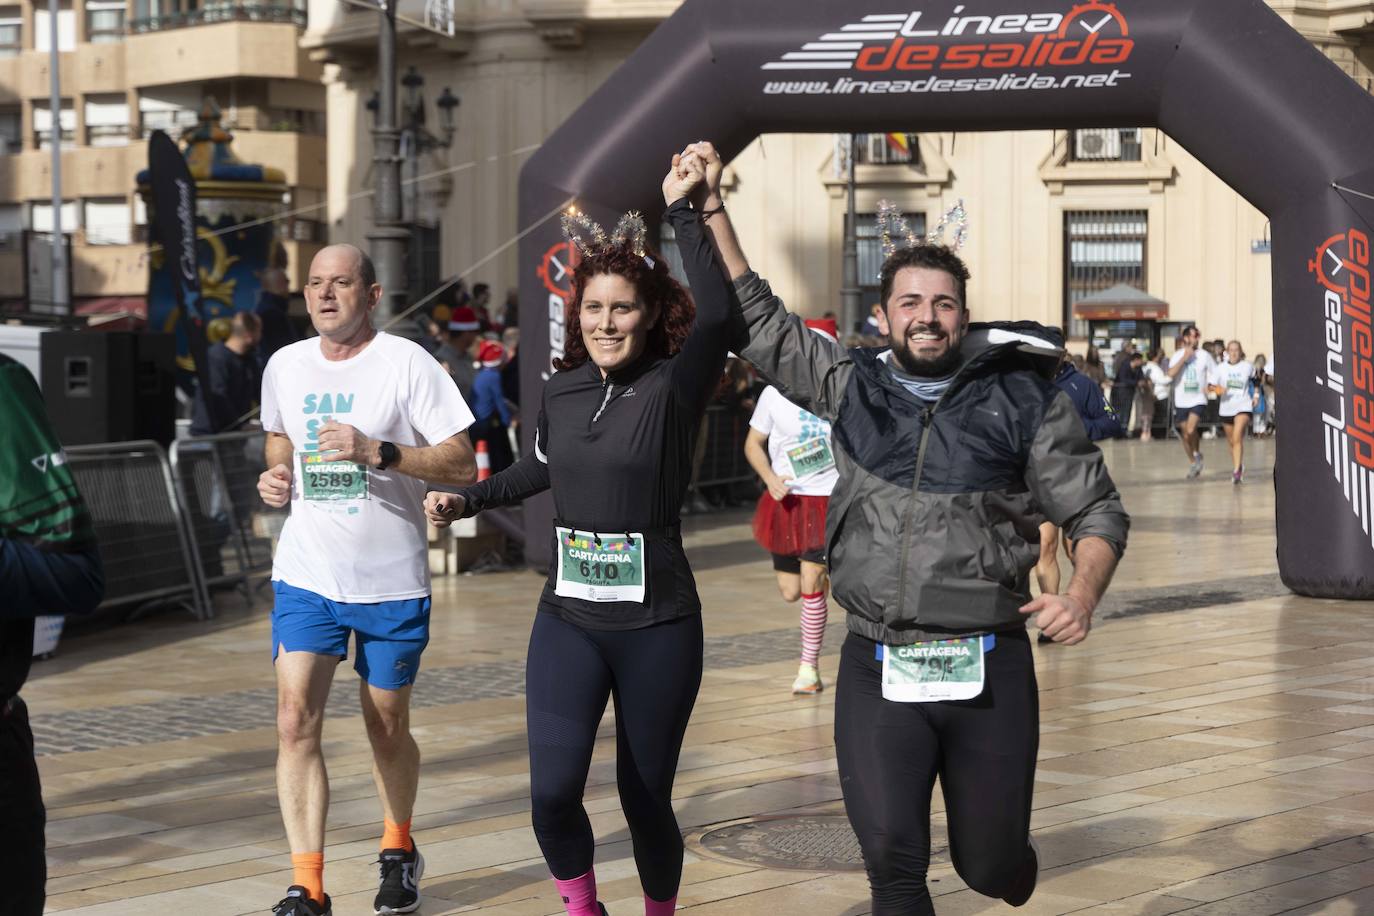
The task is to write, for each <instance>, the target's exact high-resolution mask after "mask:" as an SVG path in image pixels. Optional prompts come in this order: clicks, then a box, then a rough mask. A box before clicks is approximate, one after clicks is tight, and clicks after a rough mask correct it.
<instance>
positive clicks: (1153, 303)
mask: <svg viewBox="0 0 1374 916" xmlns="http://www.w3.org/2000/svg"><path fill="white" fill-rule="evenodd" d="M1073 315H1074V317H1075V318H1080V319H1082V320H1084V321H1123V320H1132V319H1134V320H1137V321H1140V320H1147V321H1165V320H1167V319H1168V317H1169V303H1167V302H1165V301H1164V300H1163V299H1156V298H1155V297H1154V296H1151V295H1150V294H1149V293H1147V292H1145V291H1144V290H1143V289H1136V288H1135V287H1134V286H1130V285H1128V284H1125V283H1119V284H1117V285H1116V286H1113V287H1111V288H1110V289H1104V290H1103V291H1102V292H1100V293H1093V294H1092V295H1091V296H1088V297H1086V298H1083V299H1080V300H1078V301H1077V302H1075V303H1074V304H1073Z"/></svg>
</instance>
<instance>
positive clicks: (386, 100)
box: [367, 3, 459, 336]
mask: <svg viewBox="0 0 1374 916" xmlns="http://www.w3.org/2000/svg"><path fill="white" fill-rule="evenodd" d="M377 76H378V88H377V91H376V92H375V93H374V94H373V96H372V99H371V101H369V102H368V103H367V108H368V110H369V111H371V112H372V115H373V124H372V135H373V157H372V162H373V168H374V174H375V176H376V194H375V195H374V197H373V211H372V212H373V220H372V223H373V227H374V228H373V231H372V232H371V233H370V234H369V235H368V240H369V242H370V247H371V249H372V260H373V263H374V264H375V265H376V267H377V282H378V283H380V284H381V285H382V290H383V298H382V302H381V303H379V304H378V306H377V323H378V324H379V325H381V326H383V327H384V326H386V325H387V323H388V322H390V321H391V320H392V319H394V318H395V317H396V316H397V315H399V314H401V313H402V312H404V311H405V300H406V299H407V297H408V295H409V293H410V292H411V290H410V284H409V282H408V281H407V277H406V269H405V263H406V254H407V248H408V247H409V245H410V243H411V238H412V231H411V222H412V221H414V220H415V218H416V216H417V207H416V200H417V197H416V196H415V195H416V189H417V187H418V181H417V180H416V179H417V178H418V177H419V175H418V163H419V155H420V153H422V152H424V151H425V150H429V149H435V148H444V149H446V148H448V147H450V146H452V145H453V137H454V134H455V132H456V126H455V124H454V109H456V108H457V107H458V105H459V100H458V97H457V96H456V95H454V94H453V93H452V91H450V90H449V88H448V87H444V91H443V93H441V94H440V96H439V98H438V100H437V101H436V103H435V104H436V105H437V106H438V108H439V126H440V129H441V132H442V134H443V136H442V137H436V136H435V135H434V134H432V133H430V132H429V131H428V130H426V129H425V98H424V85H425V79H424V77H423V76H421V75H420V73H419V71H417V70H416V69H415V68H414V67H409V68H407V70H406V73H405V76H404V77H402V78H401V85H402V86H404V87H405V96H404V98H403V99H402V100H401V105H400V111H399V112H398V110H397V98H396V11H395V4H394V3H390V4H388V6H386V7H383V8H382V30H381V40H380V43H379V47H378V54H377ZM398 116H399V122H398ZM403 163H404V164H405V165H406V166H407V168H408V171H409V172H410V175H409V176H408V177H409V181H408V182H407V183H406V187H407V190H406V191H405V193H404V194H403V192H402V181H401V167H402V164H403ZM407 201H409V202H410V206H409V207H407V206H406V202H407ZM407 211H409V212H407ZM412 324H413V323H410V322H402V323H401V324H400V325H399V326H398V327H397V328H396V329H395V330H396V331H398V332H399V333H401V334H403V335H407V336H411V335H410V334H409V333H408V332H409V330H410V328H411V327H412Z"/></svg>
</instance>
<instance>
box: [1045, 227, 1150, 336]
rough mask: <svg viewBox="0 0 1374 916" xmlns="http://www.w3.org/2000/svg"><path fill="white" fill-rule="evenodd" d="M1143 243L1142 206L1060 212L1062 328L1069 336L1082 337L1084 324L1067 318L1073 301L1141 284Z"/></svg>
mask: <svg viewBox="0 0 1374 916" xmlns="http://www.w3.org/2000/svg"><path fill="white" fill-rule="evenodd" d="M1148 242H1149V214H1148V213H1147V212H1146V211H1144V210H1077V211H1069V212H1067V213H1065V214H1064V327H1065V328H1067V329H1068V334H1069V336H1070V337H1075V338H1080V339H1081V338H1086V337H1087V336H1088V323H1087V322H1086V321H1079V320H1077V319H1075V318H1074V317H1073V304H1074V303H1075V302H1078V301H1079V300H1081V299H1084V298H1086V297H1088V296H1091V295H1092V294H1093V293H1099V292H1102V291H1103V290H1106V289H1110V288H1111V287H1113V286H1116V285H1118V284H1122V283H1125V284H1128V285H1130V286H1134V287H1136V288H1137V289H1142V290H1143V289H1145V251H1146V249H1147V248H1148Z"/></svg>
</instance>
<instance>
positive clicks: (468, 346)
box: [434, 305, 481, 404]
mask: <svg viewBox="0 0 1374 916" xmlns="http://www.w3.org/2000/svg"><path fill="white" fill-rule="evenodd" d="M480 329H481V322H480V321H478V318H477V313H476V312H474V311H473V310H472V309H470V308H468V307H467V306H466V305H460V306H458V307H457V308H456V309H454V310H453V317H452V318H450V319H449V323H448V327H447V328H444V329H442V332H443V333H442V336H441V339H440V344H439V349H437V350H435V351H434V358H435V359H437V360H438V361H439V362H440V363H442V364H443V367H444V371H445V372H447V373H448V374H449V375H450V376H452V377H453V382H454V384H455V385H457V386H458V391H459V393H461V394H462V395H463V400H464V401H466V402H467V403H469V404H471V403H472V385H473V382H475V381H476V380H477V369H476V368H475V367H474V366H473V364H472V360H473V352H472V350H473V346H474V345H475V344H476V343H477V336H478V335H477V332H478V331H479V330H480Z"/></svg>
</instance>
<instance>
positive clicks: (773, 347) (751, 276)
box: [684, 143, 852, 420]
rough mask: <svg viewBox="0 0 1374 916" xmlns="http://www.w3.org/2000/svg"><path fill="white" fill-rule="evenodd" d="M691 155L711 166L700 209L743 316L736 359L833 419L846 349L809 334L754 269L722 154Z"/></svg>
mask: <svg viewBox="0 0 1374 916" xmlns="http://www.w3.org/2000/svg"><path fill="white" fill-rule="evenodd" d="M686 152H693V153H695V154H696V155H698V156H699V157H701V159H702V161H703V162H705V163H706V182H705V185H706V186H705V189H704V190H703V192H702V194H703V197H702V199H701V200H700V201H698V209H700V210H701V213H702V221H703V222H704V223H705V224H706V232H707V236H708V237H709V238H710V239H711V243H712V245H713V246H714V248H715V250H716V255H717V258H718V259H719V261H720V263H721V265H722V267H723V268H724V270H725V272H726V273H727V274H728V275H729V277H730V279H731V280H732V281H733V282H734V287H735V295H736V297H737V298H738V300H739V303H740V307H741V309H742V310H743V314H744V328H745V329H744V335H745V336H744V339H742V340H736V341H732V344H733V345H734V348H735V351H736V353H737V354H738V355H739V356H741V357H743V358H744V359H746V360H748V361H749V362H750V363H752V364H753V365H754V367H755V368H756V369H758V370H759V372H760V373H761V374H762V375H763V376H764V377H765V378H766V379H768V381H770V382H771V383H772V384H773V385H775V386H776V387H777V388H778V390H779V391H781V392H782V394H783V396H784V397H786V398H787V399H788V400H789V401H791V402H792V403H794V404H796V405H798V406H800V407H802V408H804V409H805V410H808V411H810V412H811V413H813V414H815V415H816V416H818V417H822V418H824V419H827V420H832V419H834V418H835V416H836V414H837V413H838V412H839V405H840V400H841V398H843V396H844V388H845V383H846V382H847V380H848V378H849V373H850V372H851V371H852V364H851V363H850V361H849V358H848V356H847V355H846V354H845V350H844V348H843V347H842V346H841V345H840V344H838V343H835V342H834V341H831V340H827V339H826V338H824V337H822V336H821V335H819V334H816V333H814V332H812V331H810V330H808V329H807V327H806V325H805V324H804V323H803V322H802V319H801V316H799V315H793V314H789V313H788V311H787V309H786V308H785V307H784V306H783V303H782V300H781V299H779V298H778V297H777V296H774V295H773V290H772V289H771V288H770V287H769V285H768V282H767V281H766V280H764V279H762V278H761V277H759V276H758V274H756V273H754V272H753V271H751V270H750V269H749V260H748V258H746V257H745V255H744V250H743V248H741V247H740V243H739V237H738V236H737V235H736V234H735V227H734V225H733V224H732V223H731V222H730V214H729V213H728V212H727V211H726V210H725V205H724V203H723V202H722V199H721V194H720V179H721V174H722V172H723V170H724V165H723V163H722V162H721V159H720V154H719V153H717V152H716V150H715V148H714V147H713V146H712V145H711V144H709V143H696V144H693V145H691V146H689V147H687V150H685V151H684V153H686Z"/></svg>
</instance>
